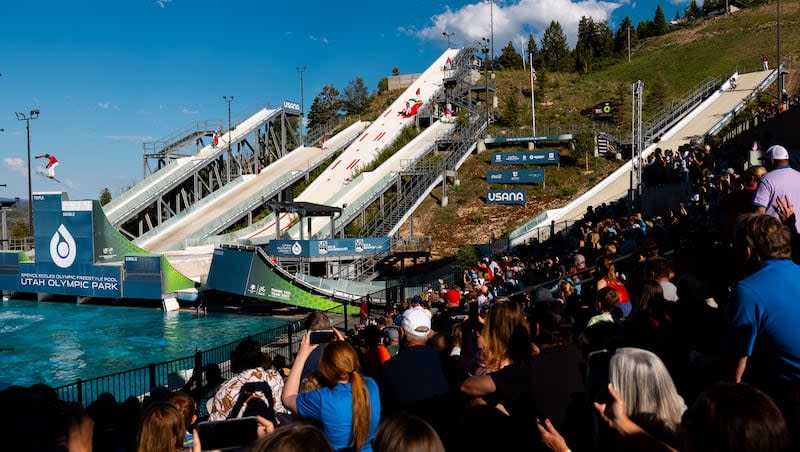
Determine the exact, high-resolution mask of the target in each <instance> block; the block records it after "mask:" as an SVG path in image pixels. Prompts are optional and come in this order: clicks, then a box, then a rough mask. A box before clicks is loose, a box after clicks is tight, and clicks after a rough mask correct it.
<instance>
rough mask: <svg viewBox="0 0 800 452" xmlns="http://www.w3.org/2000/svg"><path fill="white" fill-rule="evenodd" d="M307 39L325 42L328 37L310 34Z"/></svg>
mask: <svg viewBox="0 0 800 452" xmlns="http://www.w3.org/2000/svg"><path fill="white" fill-rule="evenodd" d="M308 39H310V40H312V41H319V42H321V43H323V44H327V43H328V38H326V37H325V36H314V35H311V36H309V37H308Z"/></svg>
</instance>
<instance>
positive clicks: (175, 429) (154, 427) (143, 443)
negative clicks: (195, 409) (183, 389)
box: [136, 402, 186, 452]
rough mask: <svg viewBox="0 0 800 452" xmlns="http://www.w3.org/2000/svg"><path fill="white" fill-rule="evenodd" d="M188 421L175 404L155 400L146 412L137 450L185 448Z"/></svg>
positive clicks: (152, 451) (166, 451)
mask: <svg viewBox="0 0 800 452" xmlns="http://www.w3.org/2000/svg"><path fill="white" fill-rule="evenodd" d="M185 433H186V422H185V421H184V419H183V415H182V414H181V412H180V411H179V410H178V408H176V407H175V406H174V405H173V404H171V403H168V402H155V403H153V404H152V405H150V407H149V408H148V409H147V412H145V415H144V419H142V425H141V427H140V428H139V437H138V438H137V441H136V452H175V451H178V450H180V449H181V448H183V436H184V434H185Z"/></svg>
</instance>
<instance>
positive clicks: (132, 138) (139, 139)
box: [105, 135, 155, 143]
mask: <svg viewBox="0 0 800 452" xmlns="http://www.w3.org/2000/svg"><path fill="white" fill-rule="evenodd" d="M105 138H106V139H108V140H111V141H127V142H129V143H144V142H147V141H153V140H155V138H153V137H151V136H150V135H106V136H105Z"/></svg>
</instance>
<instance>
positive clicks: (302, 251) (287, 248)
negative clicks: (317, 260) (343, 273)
mask: <svg viewBox="0 0 800 452" xmlns="http://www.w3.org/2000/svg"><path fill="white" fill-rule="evenodd" d="M391 247H392V238H391V237H361V238H347V239H330V240H270V242H269V251H268V252H269V254H270V255H271V256H278V257H320V256H344V255H352V254H371V253H380V252H382V251H387V250H389V249H391Z"/></svg>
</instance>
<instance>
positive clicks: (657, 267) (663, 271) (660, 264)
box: [645, 256, 678, 303]
mask: <svg viewBox="0 0 800 452" xmlns="http://www.w3.org/2000/svg"><path fill="white" fill-rule="evenodd" d="M645 266H646V269H647V270H646V272H647V277H648V278H650V279H653V280H654V281H656V282H657V283H658V284H659V285H660V286H661V290H662V293H663V297H664V301H668V302H672V303H675V302H677V301H678V286H676V285H675V284H673V283H672V281H671V279H672V278H673V277H674V274H673V272H672V270H671V269H670V266H669V261H668V260H667V258H665V257H661V256H656V257H651V258H650V259H648V260H647V263H646V264H645Z"/></svg>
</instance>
